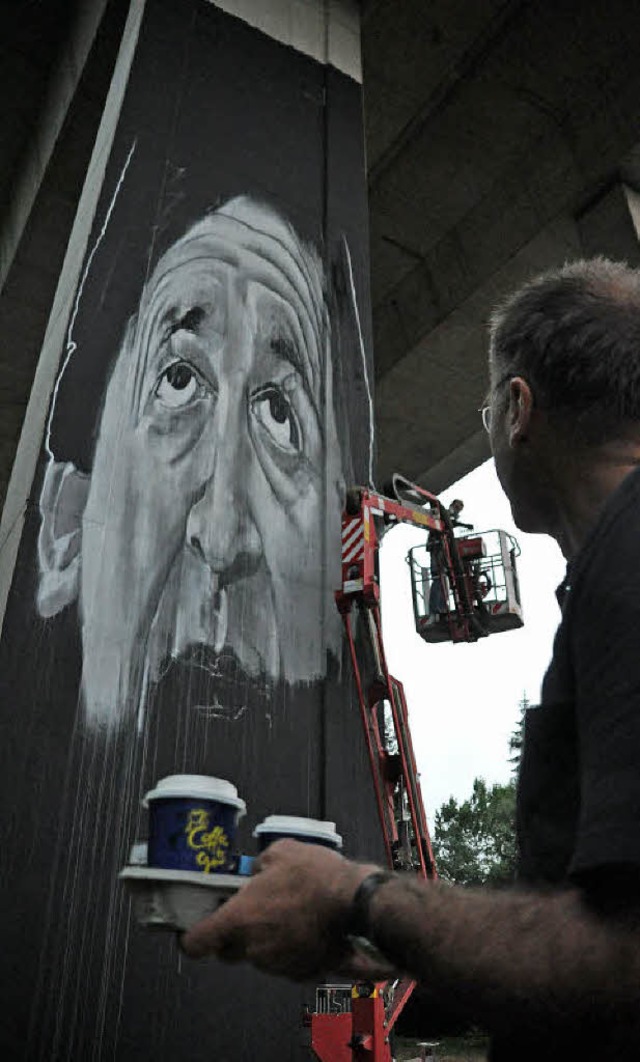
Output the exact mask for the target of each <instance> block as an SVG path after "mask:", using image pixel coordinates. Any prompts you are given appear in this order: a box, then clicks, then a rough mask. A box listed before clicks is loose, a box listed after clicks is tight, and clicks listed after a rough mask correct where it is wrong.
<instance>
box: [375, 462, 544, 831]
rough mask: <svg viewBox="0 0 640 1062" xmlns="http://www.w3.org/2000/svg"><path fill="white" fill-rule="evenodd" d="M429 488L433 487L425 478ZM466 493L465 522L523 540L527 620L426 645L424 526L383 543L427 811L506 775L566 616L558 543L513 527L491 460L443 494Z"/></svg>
mask: <svg viewBox="0 0 640 1062" xmlns="http://www.w3.org/2000/svg"><path fill="white" fill-rule="evenodd" d="M425 486H426V487H427V489H428V484H425ZM453 498H462V500H463V501H464V503H465V507H464V512H463V513H462V517H461V518H462V519H463V520H464V521H465V522H468V523H472V524H474V525H475V529H476V530H477V531H483V530H488V529H490V528H502V529H503V530H505V531H509V532H510V533H512V534H513V535H514V536H515V537H516V538H517V539H518V541H519V543H520V546H521V549H522V554H521V556H520V557H519V559H518V573H519V576H520V586H521V594H522V604H523V610H524V627H522V628H521V629H520V630H517V631H507V632H506V633H503V634H494V635H491V636H490V637H489V638H484V639H482V640H480V641H479V642H476V643H474V644H466V643H461V644H457V645H452V644H448V643H445V644H440V645H428V644H427V643H425V642H423V641H422V639H421V638H420V636H419V635H418V634H417V633H416V631H415V628H414V623H413V607H412V603H411V587H410V576H409V568H408V566H407V564H406V563H405V557H406V555H407V552H408V550H409V549H410V548H411V546H413V545H418V544H422V543H424V541H425V535H424V532H422V531H418V529H414V528H409V527H404V526H403V527H397V528H394V529H393V530H392V531H390V532H389V533H388V534H387V536H386V538H385V539H384V542H383V545H382V549H381V570H380V575H381V580H380V583H381V591H382V622H383V629H384V640H385V649H386V653H387V661H388V665H389V670H390V672H391V674H392V675H393V676H394V677H395V678H397V679H399V680H400V681H401V682H402V683H403V685H404V689H405V695H406V698H407V703H408V705H409V717H410V725H411V734H412V738H413V744H414V748H415V753H416V759H417V762H418V770H419V771H420V775H421V779H420V780H421V784H422V794H423V798H424V803H425V807H426V810H427V817H428V819H429V822H430V823H431V824H433V816H434V813H435V811H436V809H437V808H438V807H439V806H440V805H441V804H442V803H443V802H444V801H445V800H448V798H449V797H450V796H451V795H453V796H455V797H456V799H458V800H464V799H466V798H467V797H468V796H469V795H470V793H471V787H472V783H473V779H474V778H475V777H476V776H481V777H483V778H485V779H486V781H487V782H488V783H493V782H506V781H508V779H509V777H510V765H509V759H508V758H509V747H508V742H509V736H510V734H511V733H512V731H513V730H514V728H515V726H516V723H517V721H518V717H519V708H518V702H519V701H520V700H521V698H522V696H523V694H525V693H526V695H527V696H528V698H529V700H530V701H531V702H532V703H534V704H535V703H536V702H537V700H538V696H539V692H540V683H541V681H542V677H543V675H544V671H545V668H546V666H547V663H548V661H549V658H550V655H551V648H552V642H553V636H554V633H555V630H556V628H557V626H558V623H559V620H560V610H559V608H558V605H557V602H556V599H555V596H554V590H555V588H556V586H557V585H558V583H559V582H560V581H561V579H562V577H563V575H564V567H565V566H564V560H563V558H562V555H561V553H560V550H559V549H558V547H557V546H556V544H555V542H554V541H553V540H552V539H550V538H548V537H547V536H544V535H525V534H523V533H522V532H520V531H517V529H516V528H515V526H514V524H513V520H512V519H511V510H510V508H509V505H508V502H507V500H506V498H505V496H504V494H503V493H502V491H501V489H500V485H499V483H498V480H497V477H496V474H495V470H494V466H493V461H487V462H486V463H485V464H484V465H481V466H480V467H479V468H477V469H475V470H474V471H473V472H471V473H469V475H468V476H465V477H464V479H461V480H459V481H458V483H456V484H454V486H453V487H451V489H450V490H448V491H446V492H445V493H444V494H443V495H442V499H443V501H445V503H447V504H448V503H449V502H450V501H451V500H452V499H453Z"/></svg>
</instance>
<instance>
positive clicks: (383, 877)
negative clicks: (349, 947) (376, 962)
mask: <svg viewBox="0 0 640 1062" xmlns="http://www.w3.org/2000/svg"><path fill="white" fill-rule="evenodd" d="M394 876H395V875H394V874H392V873H391V872H390V871H389V870H374V871H373V872H372V873H371V874H367V876H366V878H363V880H362V881H361V882H360V884H359V885H358V888H357V889H356V892H355V895H354V897H353V900H352V901H351V910H350V912H349V922H348V925H347V933H348V935H349V936H350V937H364V938H366V939H367V940H371V939H372V937H371V910H370V909H371V901H372V899H373V897H374V894H375V893H376V892H377V891H378V889H379V888H380V886H381V885H385V884H386V883H387V882H388V881H391V880H392V879H393V877H394Z"/></svg>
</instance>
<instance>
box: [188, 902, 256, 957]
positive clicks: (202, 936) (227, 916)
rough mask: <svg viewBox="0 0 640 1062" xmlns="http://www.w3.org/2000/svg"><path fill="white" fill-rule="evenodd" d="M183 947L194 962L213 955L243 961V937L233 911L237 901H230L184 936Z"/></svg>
mask: <svg viewBox="0 0 640 1062" xmlns="http://www.w3.org/2000/svg"><path fill="white" fill-rule="evenodd" d="M180 947H181V948H182V950H183V951H184V952H185V954H186V955H188V956H189V957H190V958H191V959H201V958H202V957H203V956H204V955H210V954H211V953H212V952H213V953H214V954H215V955H217V956H218V957H219V958H220V959H223V960H224V961H225V962H240V961H241V959H243V958H244V955H245V946H244V934H243V932H242V930H241V927H240V925H239V923H238V919H237V917H236V914H235V911H234V901H233V900H227V902H226V903H225V904H223V906H222V907H221V908H219V909H218V910H217V911H216V912H215V913H214V914H212V915H209V917H208V918H205V919H203V920H202V921H201V922H198V923H197V924H196V925H195V926H192V927H191V928H190V929H188V930H187V932H186V933H183V934H182V936H181V938H180Z"/></svg>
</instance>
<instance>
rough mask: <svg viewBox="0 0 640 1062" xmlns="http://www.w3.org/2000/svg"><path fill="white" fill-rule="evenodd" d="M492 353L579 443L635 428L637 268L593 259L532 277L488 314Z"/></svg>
mask: <svg viewBox="0 0 640 1062" xmlns="http://www.w3.org/2000/svg"><path fill="white" fill-rule="evenodd" d="M490 352H491V357H492V358H493V360H494V363H495V365H496V369H497V372H498V374H499V375H501V376H504V375H507V374H509V373H511V372H513V373H514V374H517V375H520V374H521V375H522V376H523V377H524V378H525V379H526V380H527V381H528V382H529V383H530V385H531V388H532V390H533V393H534V398H535V400H536V402H537V403H538V404H539V405H540V406H541V407H543V408H545V409H546V410H548V412H549V415H550V416H552V417H553V418H554V419H555V421H556V422H557V424H558V426H561V427H563V428H564V429H565V430H568V431H569V432H570V433H571V434H573V435H575V436H576V438H579V439H580V440H581V441H583V442H584V443H587V444H595V445H597V444H598V443H602V442H605V441H606V440H607V439H611V438H614V437H615V436H616V435H617V434H619V432H620V429H621V428H624V427H626V428H629V427H632V426H634V424H635V425H637V427H638V429H640V271H638V270H635V269H631V268H630V267H629V266H628V265H626V264H624V263H622V262H612V261H610V260H609V259H606V258H593V259H589V260H585V261H577V262H572V263H569V264H567V265H565V266H563V267H562V268H561V269H555V270H552V271H550V272H548V273H544V274H542V276H538V277H536V278H534V279H533V280H531V281H529V282H528V283H527V284H525V286H524V287H522V288H520V289H519V290H518V291H517V292H515V294H513V295H511V296H510V297H509V298H508V299H507V300H506V301H505V302H504V303H503V304H502V305H500V306H498V308H497V309H496V310H495V312H494V313H493V315H492V317H491V322H490Z"/></svg>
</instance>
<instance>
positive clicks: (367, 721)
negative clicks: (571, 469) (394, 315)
mask: <svg viewBox="0 0 640 1062" xmlns="http://www.w3.org/2000/svg"><path fill="white" fill-rule="evenodd" d="M392 491H393V493H394V494H395V495H396V497H395V498H390V497H386V496H384V495H382V494H378V493H377V492H375V491H373V490H369V489H367V488H357V489H355V490H353V491H351V492H350V493H349V495H348V498H347V506H346V511H345V513H344V515H343V519H342V587H341V589H340V590H339V591H337V592H336V603H337V606H338V609H339V611H340V614H341V616H342V619H343V622H344V627H345V632H346V636H347V642H348V645H349V652H350V656H351V662H352V665H353V673H354V679H355V686H356V691H357V696H358V702H359V706H360V713H361V717H362V723H363V727H364V733H365V740H366V745H367V751H368V755H369V763H370V766H371V774H372V778H373V785H374V792H375V798H376V804H377V807H378V814H379V816H380V822H381V825H382V834H383V840H384V846H385V852H386V857H387V862H388V865H389V866H390V867H391V868H392V869H394V870H403V871H412V872H414V873H416V874H418V876H420V877H422V878H424V879H427V880H428V879H431V880H433V879H435V878H436V877H437V874H436V869H435V863H434V859H433V852H432V848H431V841H430V838H429V831H428V827H427V819H426V814H425V810H424V804H423V801H422V794H421V791H420V782H419V779H418V772H417V768H416V761H415V756H414V751H413V744H412V741H411V733H410V730H409V721H408V712H407V703H406V699H405V695H404V689H403V686H402V683H401V682H399V681H398V680H397V679H395V678H393V677H392V676H391V675H390V674H389V669H388V667H387V661H386V657H385V652H384V643H383V639H382V623H381V616H380V587H379V577H378V549H379V545H380V541H381V538H382V535H383V534H384V533H385V531H386V530H387V529H388V528H389V527H392V526H394V525H396V524H399V523H405V524H413V525H414V526H416V527H420V528H423V529H424V530H425V531H426V532H428V533H429V535H432V536H434V537H436V538H438V539H439V540H440V541H439V544H440V547H441V550H442V556H443V558H444V562H445V568H446V573H447V576H448V579H449V583H450V586H451V591H452V595H453V600H454V605H455V608H454V609H453V610H452V612H451V613H450V615H449V617H448V623H449V638H450V639H451V640H452V641H475V640H476V639H477V638H478V637H481V636H482V635H483V634H484V633H485V632H484V631H482V630H480V629H479V628H478V625H477V621H476V619H475V616H474V609H473V602H472V601H471V599H470V595H469V587H468V580H467V578H466V575H465V570H464V567H463V565H462V562H461V560H460V556H459V554H458V548H457V544H456V539H455V537H454V533H453V528H452V525H451V520H450V519H449V515H448V513H447V510H446V509H445V508H444V507H443V505H442V503H441V502H440V501H439V499H438V498H437V497H436V496H435V495H433V494H430V493H429V492H428V491H425V490H423V489H422V488H421V487H417V486H416V485H414V484H412V483H409V482H408V481H407V480H405V479H403V478H402V477H400V476H394V480H393V485H392ZM354 616H356V617H357V619H358V622H357V623H354ZM359 651H360V652H359ZM363 655H364V657H365V661H366V662H365V663H364V664H363V665H361V662H360V659H359V657H362V656H363ZM414 987H415V982H414V981H412V980H409V979H407V978H398V979H397V980H394V981H384V982H380V983H378V984H371V983H362V984H356V985H354V986H353V988H352V990H351V993H350V996H351V998H350V999H346V998H345V995H344V993H345V990H344V987H343V986H342V987H341V986H331V985H325V986H322V987H320V988H318V989H317V991H316V1006H315V1010H314V1011H313V1012H311V1013H309V1014H307V1016H306V1024H307V1025H308V1026H309V1027H310V1029H311V1047H312V1050H313V1051H314V1053H315V1055H316V1056H317V1058H318V1059H320V1060H321V1062H392V1053H391V1046H390V1033H391V1031H392V1029H393V1027H394V1025H395V1023H396V1021H397V1019H398V1017H399V1015H400V1013H401V1011H402V1009H403V1007H404V1005H405V1004H406V1002H407V1000H408V999H409V997H410V995H411V992H412V991H413V989H414ZM341 992H342V995H341V994H340V993H341Z"/></svg>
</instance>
